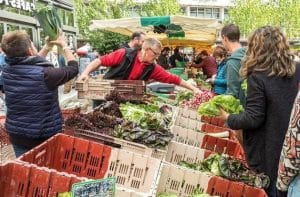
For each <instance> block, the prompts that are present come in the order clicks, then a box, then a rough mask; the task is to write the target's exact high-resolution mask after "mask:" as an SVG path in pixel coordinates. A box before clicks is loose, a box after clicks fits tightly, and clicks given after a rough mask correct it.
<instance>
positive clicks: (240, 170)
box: [178, 154, 270, 188]
mask: <svg viewBox="0 0 300 197" xmlns="http://www.w3.org/2000/svg"><path fill="white" fill-rule="evenodd" d="M178 165H180V166H184V167H187V168H191V169H194V170H199V171H203V172H210V173H212V174H214V175H216V176H221V177H224V178H226V179H229V180H233V181H240V182H243V183H245V184H248V185H250V186H254V187H257V188H268V186H269V184H270V179H269V177H268V176H267V175H265V174H262V173H260V174H258V173H256V172H254V171H252V170H250V169H248V168H247V167H246V166H245V165H244V164H243V163H242V162H241V161H239V160H236V159H234V158H231V157H229V156H227V155H223V154H222V155H220V154H213V155H210V156H209V157H208V158H207V159H205V160H204V161H202V162H200V163H188V162H186V161H181V162H179V163H178Z"/></svg>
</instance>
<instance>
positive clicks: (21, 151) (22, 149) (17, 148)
mask: <svg viewBox="0 0 300 197" xmlns="http://www.w3.org/2000/svg"><path fill="white" fill-rule="evenodd" d="M13 148H14V151H15V155H16V158H18V157H20V156H21V155H23V154H24V153H26V152H27V151H29V150H30V148H26V147H23V146H19V145H16V144H13Z"/></svg>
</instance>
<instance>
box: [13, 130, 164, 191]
mask: <svg viewBox="0 0 300 197" xmlns="http://www.w3.org/2000/svg"><path fill="white" fill-rule="evenodd" d="M18 160H19V161H20V162H25V163H29V164H33V165H36V166H39V167H44V168H47V169H52V170H55V171H58V172H64V173H67V174H71V175H74V176H77V177H85V178H88V179H101V178H108V177H116V183H117V193H118V194H119V196H123V193H124V196H125V194H126V193H127V194H131V193H135V196H144V197H146V196H147V197H148V196H152V194H153V193H154V190H155V185H156V179H157V177H158V174H159V172H160V166H161V160H158V159H155V158H152V157H148V156H144V155H140V154H136V153H133V152H128V151H126V150H122V149H117V148H112V147H109V146H106V145H103V144H98V143H95V142H91V141H87V140H84V139H80V138H76V137H72V136H67V135H64V134H57V135H55V136H53V137H52V138H50V139H49V140H47V141H45V142H44V143H42V144H41V145H39V146H37V147H36V148H34V149H32V150H31V151H29V152H27V153H25V154H24V155H22V156H21V157H19V158H18ZM118 187H119V188H123V189H122V190H120V189H119V190H118Z"/></svg>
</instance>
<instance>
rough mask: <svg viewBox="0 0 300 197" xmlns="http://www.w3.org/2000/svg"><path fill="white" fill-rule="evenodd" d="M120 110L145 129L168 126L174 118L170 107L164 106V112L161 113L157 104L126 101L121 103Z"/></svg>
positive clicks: (127, 118) (126, 117)
mask: <svg viewBox="0 0 300 197" xmlns="http://www.w3.org/2000/svg"><path fill="white" fill-rule="evenodd" d="M165 109H167V110H165ZM120 110H121V112H122V115H123V117H124V119H125V120H127V121H131V122H135V123H137V125H139V126H140V127H141V128H143V129H150V130H157V129H160V128H168V127H169V124H170V122H171V119H172V111H170V108H167V107H163V109H162V112H164V113H161V112H160V108H159V106H157V105H150V104H148V105H144V104H140V105H134V104H131V103H126V104H121V105H120Z"/></svg>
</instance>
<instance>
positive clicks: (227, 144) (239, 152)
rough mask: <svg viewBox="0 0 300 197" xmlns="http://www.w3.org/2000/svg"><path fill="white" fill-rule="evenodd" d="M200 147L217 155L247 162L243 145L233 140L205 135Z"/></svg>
mask: <svg viewBox="0 0 300 197" xmlns="http://www.w3.org/2000/svg"><path fill="white" fill-rule="evenodd" d="M200 147H201V148H203V149H208V150H211V151H214V152H217V153H225V154H228V155H230V156H233V157H235V158H238V159H241V160H245V157H244V151H243V149H242V147H241V145H240V144H239V143H238V142H235V141H232V140H226V139H222V138H218V137H214V136H210V135H205V136H204V137H203V141H202V144H201V146H200Z"/></svg>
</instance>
